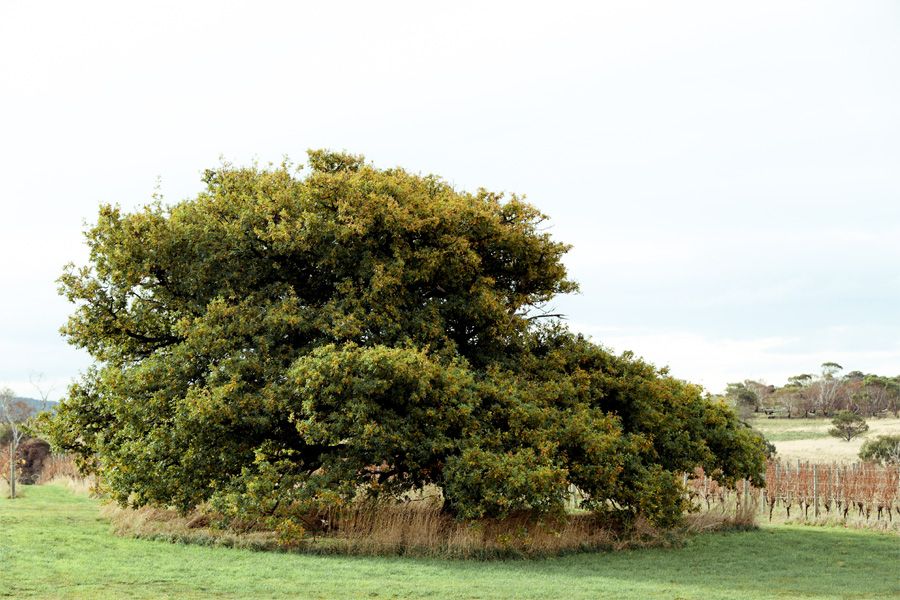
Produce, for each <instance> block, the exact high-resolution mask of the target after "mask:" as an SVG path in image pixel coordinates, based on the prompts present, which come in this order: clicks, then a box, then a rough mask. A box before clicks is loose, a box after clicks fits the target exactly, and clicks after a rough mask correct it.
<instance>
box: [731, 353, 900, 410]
mask: <svg viewBox="0 0 900 600" xmlns="http://www.w3.org/2000/svg"><path fill="white" fill-rule="evenodd" d="M843 370H844V368H843V367H842V366H841V365H839V364H837V363H834V362H826V363H823V364H822V366H821V371H820V372H819V373H818V374H810V373H803V374H801V375H795V376H793V377H790V378H788V382H787V383H786V384H785V385H783V386H781V387H778V386H774V385H768V384H766V383H763V382H760V381H753V380H750V379H747V380H744V381H742V382H740V383H729V384H728V386H727V387H726V389H725V393H724V394H723V396H724V399H725V400H726V401H727V402H728V403H729V404H731V405H732V406H734V407H735V408H737V410H738V412H739V413H740V414H741V415H742V416H744V417H748V416H751V415H752V414H754V413H762V414H766V415H769V416H772V417H787V418H797V417H804V418H805V417H832V416H834V415H836V414H837V413H838V412H840V411H850V412H852V413H854V414H858V415H861V416H863V417H886V416H891V415H892V416H894V417H900V376H894V377H888V376H884V375H875V374H866V373H863V372H862V371H850V372H848V373H845V374H842V373H841V372H842V371H843Z"/></svg>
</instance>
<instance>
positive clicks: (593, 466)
mask: <svg viewBox="0 0 900 600" xmlns="http://www.w3.org/2000/svg"><path fill="white" fill-rule="evenodd" d="M309 158H310V160H309V167H310V170H309V172H308V173H307V174H306V175H305V176H303V177H298V176H296V175H294V174H293V172H292V171H291V170H290V169H289V168H288V167H287V166H281V167H279V168H271V169H259V168H233V167H231V166H228V165H225V166H222V167H221V168H219V169H217V170H214V171H207V173H206V176H205V181H206V184H207V189H206V190H205V191H204V192H202V193H200V194H199V195H198V196H197V197H196V198H194V199H192V200H187V201H184V202H180V203H178V204H175V205H174V206H170V207H166V206H162V205H161V204H159V203H155V204H151V205H149V206H147V207H146V208H144V209H143V210H140V211H138V212H134V213H123V212H122V211H121V210H120V209H119V208H116V207H112V206H104V207H102V208H101V210H100V216H99V219H98V222H97V224H96V225H94V226H93V227H92V228H91V229H90V230H89V231H88V232H87V239H88V243H89V245H90V250H91V254H90V264H89V266H86V267H82V268H76V267H74V266H70V267H69V268H68V269H67V271H66V272H65V274H64V275H63V276H62V278H61V290H62V293H64V294H65V295H66V296H67V297H68V298H69V300H71V301H72V302H74V303H76V304H77V306H78V308H77V310H76V312H75V313H74V314H73V316H72V317H71V318H70V320H69V323H68V324H67V325H66V327H65V328H64V334H65V335H66V336H67V337H68V339H69V340H70V342H71V343H73V344H75V345H77V346H80V347H83V348H86V349H87V350H88V351H89V352H90V353H91V354H92V355H93V356H94V357H95V358H96V360H97V365H96V367H95V368H93V369H92V370H90V371H89V372H88V373H87V374H86V375H85V376H84V377H83V378H82V380H81V381H80V382H79V383H78V384H76V385H74V386H73V387H72V388H71V390H70V394H69V397H68V399H67V400H66V401H65V402H64V403H63V405H62V406H61V408H60V410H59V413H58V416H57V417H56V418H55V419H54V420H53V421H52V423H50V424H49V426H48V427H49V431H50V434H51V436H52V438H53V439H54V441H55V442H56V443H57V444H58V445H59V446H62V447H64V448H66V449H69V450H71V451H75V452H77V453H78V454H79V455H80V456H81V457H82V460H83V461H84V464H85V465H88V466H89V467H90V468H93V469H96V470H97V471H99V472H100V473H101V474H102V480H103V482H104V485H105V486H106V487H107V489H108V491H109V492H110V493H111V494H112V495H113V496H114V497H116V498H117V499H119V500H120V501H122V502H131V503H135V504H147V503H150V504H169V505H175V506H178V507H181V508H184V509H187V508H190V507H192V506H195V505H197V504H198V503H201V502H204V501H207V500H210V499H212V500H213V501H214V502H217V503H218V505H219V506H221V507H223V508H225V509H226V510H234V511H239V512H241V513H242V514H265V515H277V514H279V512H283V511H287V510H291V509H296V508H297V507H298V506H306V505H308V504H309V503H319V502H341V501H344V500H348V499H350V498H353V497H356V496H358V495H359V494H365V495H382V496H383V495H388V496H399V495H401V494H404V493H406V492H408V491H410V490H412V489H416V488H420V487H422V486H425V485H428V484H433V485H436V486H438V487H440V488H441V489H442V490H443V493H444V496H445V507H446V508H447V510H448V511H450V512H452V513H454V514H456V515H458V516H461V517H469V518H471V517H480V516H502V515H504V514H508V513H510V512H511V511H519V510H528V511H534V512H546V511H558V510H561V507H562V506H563V504H564V501H565V498H566V495H567V494H568V490H569V487H570V485H575V486H577V487H578V488H580V489H581V490H582V491H583V492H584V494H585V496H586V498H587V499H586V501H585V505H586V507H587V508H589V509H593V510H597V511H609V510H615V511H619V512H621V513H623V514H628V515H635V514H639V513H640V514H644V515H646V516H648V517H649V518H651V519H653V520H655V521H656V522H659V523H667V522H672V521H673V520H674V519H676V518H677V516H678V515H679V514H680V512H681V510H682V508H683V506H682V501H681V497H682V494H681V489H680V478H679V473H681V472H684V471H689V470H692V469H693V468H695V467H696V466H703V467H705V468H706V469H707V470H708V471H714V472H717V473H718V474H719V476H720V477H721V478H722V479H723V480H725V481H728V480H729V479H732V478H735V477H744V476H749V477H758V476H759V473H760V472H761V467H762V456H763V453H762V442H761V440H760V439H759V438H758V437H757V436H755V434H753V433H752V432H751V431H750V430H749V429H747V428H746V427H743V426H742V425H741V424H740V423H739V422H738V421H737V419H736V417H735V415H734V414H733V413H732V412H731V411H730V410H729V409H727V408H726V407H725V406H724V405H722V404H714V403H711V402H709V401H708V400H706V399H705V398H703V397H702V395H701V390H700V389H699V388H698V387H696V386H693V385H690V384H686V383H684V382H681V381H678V380H675V379H673V378H671V377H668V376H667V375H665V373H661V372H658V371H656V370H655V369H654V368H652V367H651V366H649V365H647V364H645V363H643V362H641V361H639V360H636V359H634V358H633V357H631V356H630V355H629V354H625V355H623V356H614V355H612V354H610V353H609V352H607V351H605V350H604V349H602V348H601V347H599V346H597V345H595V344H592V343H590V342H589V341H587V340H585V339H583V338H581V337H580V336H577V335H573V334H572V333H570V332H568V331H567V330H566V329H565V328H563V327H562V326H561V325H560V324H558V323H552V324H545V323H544V321H542V320H541V319H535V318H534V317H535V315H539V314H540V309H541V307H542V306H543V305H544V304H545V303H546V302H547V301H549V300H550V299H551V298H552V297H554V296H555V295H557V294H559V293H565V292H569V291H572V290H574V289H575V284H574V283H572V282H571V281H569V280H568V279H567V278H566V272H565V268H564V266H563V264H562V262H561V259H562V256H563V255H564V253H565V252H566V250H567V249H568V247H567V246H565V245H564V244H561V243H558V242H556V241H554V240H553V239H551V237H550V236H549V235H548V234H546V233H543V232H542V231H541V229H540V227H539V225H540V223H541V221H542V220H543V219H544V216H543V215H541V214H540V213H539V212H538V211H537V210H536V209H535V208H534V207H532V206H531V205H529V204H527V203H526V202H524V201H523V200H522V199H521V198H518V197H516V196H512V197H509V198H505V197H504V196H502V195H500V194H495V193H491V192H488V191H485V190H479V191H478V192H477V193H474V194H472V193H462V192H459V191H457V190H454V189H453V188H452V187H451V186H449V185H448V184H447V183H445V182H444V181H442V180H441V179H439V178H437V177H434V176H419V175H414V174H410V173H407V172H406V171H404V170H402V169H387V170H380V169H376V168H374V167H372V166H370V165H369V164H367V163H365V162H364V161H363V159H362V158H361V157H357V156H350V155H345V154H335V153H329V152H324V151H316V152H311V153H310V156H309Z"/></svg>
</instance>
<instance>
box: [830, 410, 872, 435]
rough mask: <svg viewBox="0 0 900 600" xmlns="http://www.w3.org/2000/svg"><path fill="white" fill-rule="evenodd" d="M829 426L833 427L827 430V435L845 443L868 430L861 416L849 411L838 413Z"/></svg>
mask: <svg viewBox="0 0 900 600" xmlns="http://www.w3.org/2000/svg"><path fill="white" fill-rule="evenodd" d="M831 424H832V425H833V426H834V427H832V428H831V429H829V430H828V433H829V435H831V436H833V437H836V438H841V439H842V440H844V441H847V442H849V441H850V440H852V439H853V438H855V437H856V436H858V435H862V434H863V433H865V432H867V431H868V430H869V425H868V423H866V420H865V419H864V418H863V417H862V415H858V414H856V413H854V412H851V411H849V410H842V411H839V412H838V413H837V414H836V415H835V417H834V419H833V420H832V421H831Z"/></svg>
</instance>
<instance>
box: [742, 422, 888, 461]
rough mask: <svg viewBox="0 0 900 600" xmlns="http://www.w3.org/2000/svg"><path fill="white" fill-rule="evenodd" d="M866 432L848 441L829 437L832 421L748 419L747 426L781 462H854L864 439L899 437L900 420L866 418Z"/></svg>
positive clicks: (857, 457)
mask: <svg viewBox="0 0 900 600" xmlns="http://www.w3.org/2000/svg"><path fill="white" fill-rule="evenodd" d="M866 422H867V423H868V424H869V431H867V432H866V433H865V434H863V435H861V436H859V437H856V438H854V439H853V440H851V441H849V442H845V441H844V440H841V439H838V438H835V437H831V436H830V435H828V430H829V429H831V427H832V425H831V419H825V418H819V419H766V418H762V419H758V418H756V419H750V424H751V425H752V426H753V427H754V428H755V429H758V430H759V431H761V432H763V434H764V435H765V436H766V438H767V439H768V440H769V441H770V442H772V443H773V444H775V448H776V450H777V451H778V456H779V458H781V459H782V460H789V461H796V460H804V461H806V460H808V461H810V462H832V461H835V462H841V463H853V462H857V461H858V460H859V449H860V447H861V446H862V445H863V442H865V441H866V440H867V439H871V438H873V437H876V436H879V435H887V434H900V419H893V418H890V419H867V420H866Z"/></svg>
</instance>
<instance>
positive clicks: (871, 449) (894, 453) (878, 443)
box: [859, 435, 900, 465]
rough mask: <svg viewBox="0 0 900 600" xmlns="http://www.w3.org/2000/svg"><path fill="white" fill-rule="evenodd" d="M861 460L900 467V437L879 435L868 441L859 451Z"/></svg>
mask: <svg viewBox="0 0 900 600" xmlns="http://www.w3.org/2000/svg"><path fill="white" fill-rule="evenodd" d="M859 458H860V460H863V461H865V462H875V463H879V464H882V465H889V464H890V465H900V435H879V436H878V437H876V438H875V439H872V440H866V441H865V443H864V444H863V445H862V448H860V449H859Z"/></svg>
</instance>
